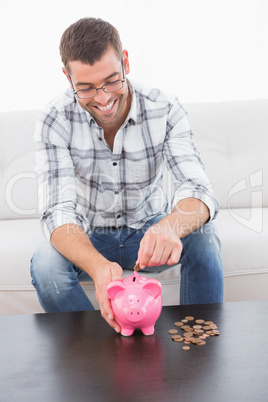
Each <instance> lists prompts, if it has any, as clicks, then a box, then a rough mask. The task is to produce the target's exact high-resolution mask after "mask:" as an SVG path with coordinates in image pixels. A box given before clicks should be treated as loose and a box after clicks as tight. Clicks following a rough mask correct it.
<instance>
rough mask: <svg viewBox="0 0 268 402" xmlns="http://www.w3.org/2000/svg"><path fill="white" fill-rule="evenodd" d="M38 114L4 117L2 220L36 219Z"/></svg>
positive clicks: (0, 126)
mask: <svg viewBox="0 0 268 402" xmlns="http://www.w3.org/2000/svg"><path fill="white" fill-rule="evenodd" d="M38 114H39V112H38V111H37V110H33V111H31V110H27V111H14V112H1V113H0V130H1V131H0V193H1V194H5V197H2V196H1V197H0V220H1V219H25V218H36V217H37V216H38V210H37V179H36V174H35V155H34V140H33V135H34V129H35V124H36V120H37V117H38Z"/></svg>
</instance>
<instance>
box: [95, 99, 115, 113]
mask: <svg viewBox="0 0 268 402" xmlns="http://www.w3.org/2000/svg"><path fill="white" fill-rule="evenodd" d="M114 102H115V101H112V102H111V103H109V105H107V106H96V108H97V109H99V110H101V111H102V112H107V111H108V110H110V109H112V107H113V105H114Z"/></svg>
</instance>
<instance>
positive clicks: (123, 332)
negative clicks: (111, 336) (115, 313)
mask: <svg viewBox="0 0 268 402" xmlns="http://www.w3.org/2000/svg"><path fill="white" fill-rule="evenodd" d="M133 332H134V328H124V327H121V335H123V336H130V335H132V334H133Z"/></svg>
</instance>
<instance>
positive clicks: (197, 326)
mask: <svg viewBox="0 0 268 402" xmlns="http://www.w3.org/2000/svg"><path fill="white" fill-rule="evenodd" d="M202 328H203V327H202V325H193V329H202Z"/></svg>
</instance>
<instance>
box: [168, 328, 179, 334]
mask: <svg viewBox="0 0 268 402" xmlns="http://www.w3.org/2000/svg"><path fill="white" fill-rule="evenodd" d="M168 332H169V333H170V334H177V333H178V330H177V329H170V330H169V331H168Z"/></svg>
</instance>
